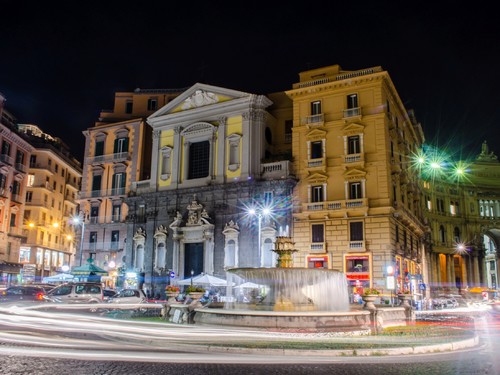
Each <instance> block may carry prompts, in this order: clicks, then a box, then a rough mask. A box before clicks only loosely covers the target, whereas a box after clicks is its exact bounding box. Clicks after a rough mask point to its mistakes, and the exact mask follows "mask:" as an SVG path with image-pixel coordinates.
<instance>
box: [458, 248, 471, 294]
mask: <svg viewBox="0 0 500 375" xmlns="http://www.w3.org/2000/svg"><path fill="white" fill-rule="evenodd" d="M455 253H456V254H459V255H461V256H462V258H463V259H464V260H465V257H464V254H467V258H468V259H467V263H468V264H467V267H466V268H467V285H466V287H468V286H469V284H470V282H471V278H472V272H471V271H472V270H471V259H470V252H469V249H467V247H466V246H465V244H463V243H458V244H457V246H456V249H455Z"/></svg>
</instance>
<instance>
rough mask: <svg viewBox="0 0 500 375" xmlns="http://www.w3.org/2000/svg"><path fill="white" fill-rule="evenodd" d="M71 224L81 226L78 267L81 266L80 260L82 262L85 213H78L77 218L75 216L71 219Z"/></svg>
mask: <svg viewBox="0 0 500 375" xmlns="http://www.w3.org/2000/svg"><path fill="white" fill-rule="evenodd" d="M73 224H77V225H79V224H81V226H82V234H81V236H80V250H79V251H80V264H79V265H80V266H81V265H82V260H83V236H84V233H85V213H84V212H83V211H80V214H79V215H78V216H75V217H74V218H73Z"/></svg>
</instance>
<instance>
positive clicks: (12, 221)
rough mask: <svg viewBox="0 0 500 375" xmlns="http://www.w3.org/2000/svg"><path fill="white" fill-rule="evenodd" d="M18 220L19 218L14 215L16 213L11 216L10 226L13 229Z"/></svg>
mask: <svg viewBox="0 0 500 375" xmlns="http://www.w3.org/2000/svg"><path fill="white" fill-rule="evenodd" d="M16 218H17V216H16V214H14V213H11V214H10V226H11V227H15V226H16ZM9 243H10V242H9Z"/></svg>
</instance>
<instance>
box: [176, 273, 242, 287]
mask: <svg viewBox="0 0 500 375" xmlns="http://www.w3.org/2000/svg"><path fill="white" fill-rule="evenodd" d="M192 283H193V285H208V286H227V281H226V280H224V279H220V278H218V277H215V276H212V275H208V274H201V275H198V276H194V277H193V279H192ZM177 285H191V278H190V277H189V278H187V279H184V280H180V281H178V282H177ZM233 285H234V283H233Z"/></svg>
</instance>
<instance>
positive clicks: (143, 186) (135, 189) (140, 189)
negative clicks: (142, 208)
mask: <svg viewBox="0 0 500 375" xmlns="http://www.w3.org/2000/svg"><path fill="white" fill-rule="evenodd" d="M152 191H154V188H152V187H151V180H142V181H137V182H132V185H131V186H130V192H131V193H134V194H138V195H140V194H145V193H151V192H152Z"/></svg>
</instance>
